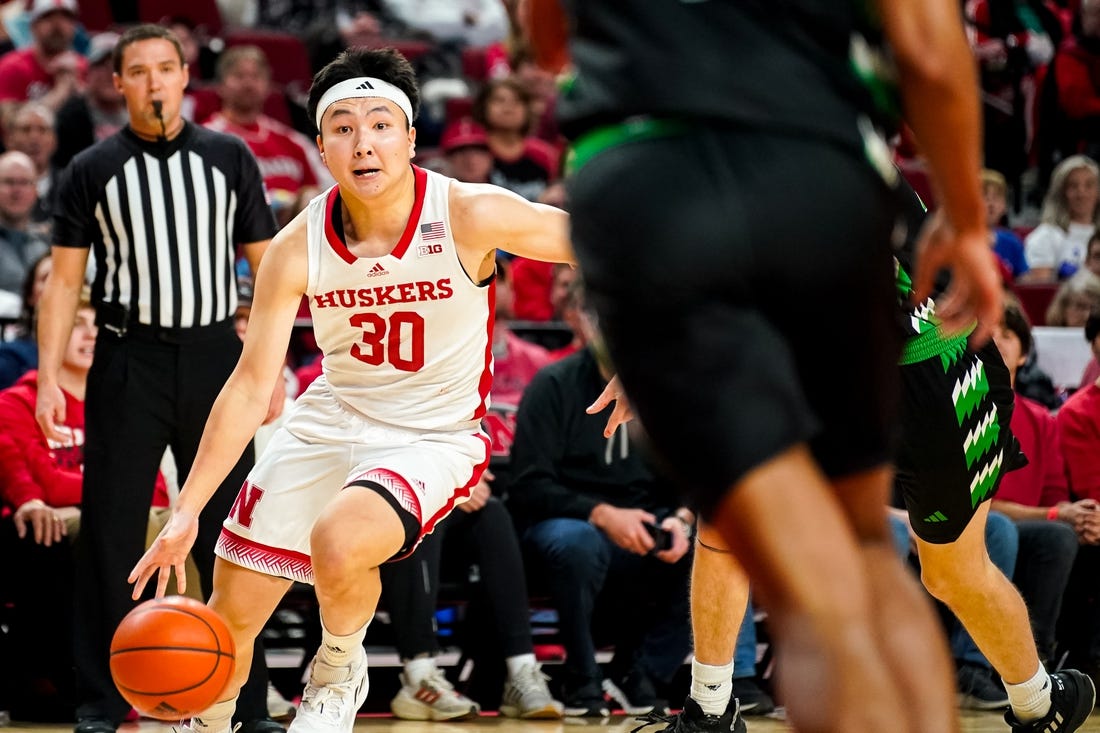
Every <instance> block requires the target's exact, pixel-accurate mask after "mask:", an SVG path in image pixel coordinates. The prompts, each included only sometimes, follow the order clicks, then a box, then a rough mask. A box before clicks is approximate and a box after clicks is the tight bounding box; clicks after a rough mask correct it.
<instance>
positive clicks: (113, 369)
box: [37, 25, 282, 733]
mask: <svg viewBox="0 0 1100 733" xmlns="http://www.w3.org/2000/svg"><path fill="white" fill-rule="evenodd" d="M114 70H115V74H114V82H115V86H116V87H117V88H118V89H119V90H120V91H121V92H122V94H123V95H124V96H125V97H126V108H127V110H128V112H129V115H130V123H129V125H128V126H127V127H125V128H124V129H123V130H121V131H120V132H118V133H117V134H115V135H113V136H112V137H110V138H107V139H105V140H103V141H102V142H100V143H98V144H96V145H94V146H93V147H91V148H89V149H87V150H85V151H84V152H82V153H81V154H79V155H77V156H76V157H75V158H74V159H73V161H72V162H71V163H70V165H69V167H68V168H67V169H66V170H65V171H64V173H63V175H62V178H61V180H60V182H59V196H58V211H57V213H56V215H55V220H54V246H53V265H54V269H53V274H52V276H51V278H50V280H49V283H48V284H47V286H46V292H45V293H44V295H43V297H42V301H41V306H40V311H39V327H38V328H39V330H38V337H39V350H40V357H39V359H40V362H39V395H38V408H37V415H38V420H39V422H40V424H41V425H42V428H43V430H44V431H45V433H46V435H47V436H51V437H53V436H57V435H58V432H57V426H58V425H60V424H61V421H62V418H63V417H64V410H65V402H64V399H63V397H62V394H61V390H60V389H59V387H58V384H57V376H58V367H59V366H60V363H61V357H62V354H63V352H64V348H65V344H66V342H67V340H68V338H69V332H70V330H71V329H72V326H73V319H74V313H75V309H76V304H77V297H78V295H79V293H80V289H81V285H82V283H83V280H84V273H85V267H86V265H87V261H88V253H89V250H90V249H94V252H95V262H96V269H95V280H94V283H93V286H92V300H93V303H94V305H95V308H96V322H97V323H98V325H99V338H98V340H97V342H96V349H95V359H94V361H93V363H92V368H91V372H90V373H89V375H88V390H87V402H86V431H87V436H86V441H87V442H86V444H85V464H84V501H83V508H82V515H83V517H82V526H81V530H80V537H79V539H78V541H77V560H76V562H77V580H76V592H75V595H76V609H77V612H76V622H75V624H76V625H75V632H76V641H75V643H76V648H75V658H76V672H77V688H78V693H77V694H78V701H77V702H78V708H77V724H76V733H113V731H114V730H115V729H116V728H117V727H118V725H119V724H120V723H121V722H122V720H123V717H124V716H125V715H126V714H127V712H128V711H129V709H130V705H129V704H128V703H126V702H125V701H124V700H123V699H122V697H121V696H120V695H119V693H118V691H117V690H116V689H115V686H114V683H113V682H112V680H111V674H110V668H109V664H108V660H109V649H110V642H111V636H112V634H113V633H114V630H115V628H116V627H117V626H118V623H119V621H120V620H121V619H122V617H123V616H124V615H125V614H126V613H127V612H128V611H129V610H130V609H131V608H133V605H134V604H133V601H131V600H130V588H129V585H128V584H127V582H126V576H127V574H128V573H129V572H130V568H132V567H133V566H134V563H135V562H137V560H138V558H140V557H141V554H142V551H143V549H144V541H145V526H146V519H147V516H148V512H149V504H150V501H151V498H152V491H153V484H154V480H155V479H156V475H157V470H158V466H159V464H160V460H161V456H162V455H163V454H164V449H165V447H166V446H171V448H172V453H173V454H174V456H175V459H176V463H177V465H178V467H179V472H180V480H181V482H182V481H183V479H184V477H186V475H187V473H188V471H189V470H190V468H191V464H192V462H193V461H194V458H195V453H196V450H197V449H198V443H199V438H200V436H201V435H202V430H203V426H204V424H205V422H206V417H207V414H208V413H209V411H210V407H211V405H212V404H213V402H214V399H215V397H217V395H218V392H219V390H220V389H221V387H222V385H223V384H224V382H225V380H226V378H227V377H228V376H229V373H230V372H231V371H232V370H233V367H234V366H235V365H236V363H237V357H238V356H239V355H240V352H241V342H240V339H239V338H238V337H237V335H236V333H235V332H234V329H233V320H232V317H233V312H234V310H235V308H236V306H237V289H236V280H235V275H234V268H233V261H234V257H235V248H236V245H241V246H242V248H243V251H244V254H245V256H246V257H247V258H248V261H249V264H250V265H251V266H252V268H253V272H255V271H256V266H257V265H258V264H259V261H260V257H261V255H262V254H263V252H264V250H265V249H266V247H267V244H268V240H270V238H271V237H272V236H273V235H274V233H275V222H274V219H273V217H272V215H271V211H270V209H269V208H268V205H267V203H266V201H265V197H264V190H263V184H262V179H261V176H260V171H259V167H258V166H257V164H256V161H255V159H254V158H253V157H252V154H251V153H250V152H249V150H248V148H247V147H246V146H245V144H244V143H243V142H241V141H240V140H238V139H237V138H233V137H229V136H226V135H222V134H219V133H216V132H212V131H208V130H205V129H203V128H202V127H199V126H197V125H192V124H189V123H186V122H184V120H183V118H182V117H180V105H181V102H182V100H183V90H184V87H186V86H187V81H188V68H187V64H186V63H184V61H183V51H182V50H181V48H180V44H179V41H178V40H177V39H176V38H175V36H173V35H172V33H171V32H170V31H169V30H167V29H165V28H162V27H160V26H154V25H142V26H137V27H135V28H132V29H130V30H128V31H127V32H126V33H124V34H123V35H122V37H121V38H120V39H119V41H118V44H117V45H116V47H115V51H114ZM252 461H253V455H252V448H251V447H249V448H248V449H247V450H246V451H245V455H242V456H241V459H240V461H239V462H238V463H237V466H236V468H235V470H234V471H233V472H232V473H230V475H229V476H228V477H227V478H226V480H225V482H224V483H223V484H222V485H221V487H220V489H219V490H218V494H217V495H216V496H215V498H214V500H213V501H212V502H211V503H210V504H209V505H207V507H206V509H205V511H204V512H203V516H202V521H201V522H200V523H199V526H200V530H199V536H198V541H197V542H196V545H195V552H194V557H195V561H196V563H197V564H198V567H199V571H200V574H201V575H202V582H203V593H204V595H206V596H207V597H209V594H210V592H211V589H212V587H213V578H212V575H213V567H214V542H215V540H216V539H217V536H218V533H219V532H220V531H221V524H222V520H223V519H224V518H225V517H226V516H227V515H228V514H229V509H230V506H231V505H232V503H233V500H234V498H235V496H236V494H237V491H238V489H239V488H240V486H241V484H242V483H243V481H244V478H245V475H246V474H247V472H248V470H249V468H250V467H251V465H252ZM266 687H267V670H266V667H265V664H264V655H263V650H262V649H257V650H256V653H255V655H254V656H253V665H252V672H251V676H250V678H249V682H248V685H246V687H245V689H244V690H243V691H242V694H241V701H240V705H239V706H238V716H239V719H240V721H241V722H242V723H244V724H245V726H244V730H245V731H247V732H248V733H278V732H280V731H281V730H282V728H281V726H279V725H278V724H277V723H275V722H274V721H271V720H269V719H268V718H267V710H266Z"/></svg>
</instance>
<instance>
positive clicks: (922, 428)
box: [895, 341, 1027, 544]
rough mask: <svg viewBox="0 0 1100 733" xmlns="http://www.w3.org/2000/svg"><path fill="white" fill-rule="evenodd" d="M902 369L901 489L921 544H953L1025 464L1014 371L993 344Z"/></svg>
mask: <svg viewBox="0 0 1100 733" xmlns="http://www.w3.org/2000/svg"><path fill="white" fill-rule="evenodd" d="M900 369H901V394H902V398H901V440H900V444H899V446H898V454H897V474H896V478H895V485H896V489H897V491H898V493H899V494H900V495H901V498H902V499H903V500H904V502H905V508H906V509H907V510H908V512H909V521H910V523H911V524H912V525H913V531H914V532H916V534H917V536H918V537H920V538H921V539H922V540H924V541H925V542H931V543H934V544H945V543H948V542H954V541H955V540H956V539H958V538H959V535H960V534H962V531H963V530H964V529H966V526H967V525H968V524H970V519H971V518H972V517H973V516H974V512H975V511H977V508H978V506H979V505H981V503H982V502H983V501H986V500H988V499H990V498H991V497H992V496H993V494H994V493H996V491H997V488H998V487H999V486H1000V483H1001V477H1002V476H1003V475H1004V474H1005V473H1007V472H1009V471H1011V470H1014V469H1016V468H1019V467H1021V466H1023V465H1026V463H1027V460H1026V459H1025V458H1024V456H1023V453H1022V452H1021V450H1020V444H1019V442H1018V441H1017V440H1016V437H1015V436H1014V435H1013V434H1012V430H1011V429H1010V428H1009V423H1010V422H1011V421H1012V410H1013V405H1014V400H1013V393H1012V384H1011V380H1010V377H1009V373H1008V368H1007V367H1005V364H1004V361H1003V360H1002V359H1001V354H1000V352H999V351H998V350H997V346H996V344H994V343H993V342H992V341H990V342H989V343H987V344H986V345H985V346H983V347H982V348H981V349H979V350H978V351H977V352H976V353H975V352H971V351H969V350H967V349H965V347H964V346H963V345H962V344H961V343H960V345H959V346H958V348H955V349H949V350H947V351H945V352H943V353H941V354H938V355H936V356H932V357H931V358H929V359H925V360H923V361H918V362H916V363H913V364H902V366H901V367H900Z"/></svg>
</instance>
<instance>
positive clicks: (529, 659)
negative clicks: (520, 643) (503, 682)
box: [504, 653, 538, 680]
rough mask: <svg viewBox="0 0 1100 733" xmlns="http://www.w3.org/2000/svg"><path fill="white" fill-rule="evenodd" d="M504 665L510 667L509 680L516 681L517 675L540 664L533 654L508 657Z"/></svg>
mask: <svg viewBox="0 0 1100 733" xmlns="http://www.w3.org/2000/svg"><path fill="white" fill-rule="evenodd" d="M504 663H505V664H507V665H508V679H510V680H514V679H515V678H516V675H517V674H519V673H520V670H522V669H523V668H524V667H527V666H531V665H535V664H538V661H537V660H536V659H535V655H534V654H533V653H527V654H517V655H516V656H514V657H508V658H507V659H505V660H504Z"/></svg>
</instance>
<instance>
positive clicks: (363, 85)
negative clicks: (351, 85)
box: [355, 81, 374, 89]
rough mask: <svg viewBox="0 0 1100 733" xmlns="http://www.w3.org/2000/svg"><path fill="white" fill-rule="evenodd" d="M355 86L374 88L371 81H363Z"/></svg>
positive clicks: (358, 87)
mask: <svg viewBox="0 0 1100 733" xmlns="http://www.w3.org/2000/svg"><path fill="white" fill-rule="evenodd" d="M355 88H356V89H374V87H373V86H371V83H370V82H369V81H364V82H363V83H362V84H360V85H359V86H357V87H355Z"/></svg>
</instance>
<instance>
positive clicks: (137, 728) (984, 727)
mask: <svg viewBox="0 0 1100 733" xmlns="http://www.w3.org/2000/svg"><path fill="white" fill-rule="evenodd" d="M961 715H962V730H963V731H964V732H965V733H1006V732H1007V731H1008V726H1006V725H1005V723H1004V720H1003V719H1002V717H1001V715H1000V714H999V713H975V712H963V713H962V714H961ZM746 722H747V723H748V730H749V733H787V732H788V731H791V730H792V729H791V728H789V727H788V726H787V725H786V724H785V723H784V722H782V721H781V720H772V719H769V718H755V717H751V718H747V719H746ZM639 725H641V723H639V722H638V721H637V720H636V719H635V718H634V717H632V716H622V715H618V716H612V717H611V718H608V719H606V720H603V721H592V720H582V719H575V720H574V719H567V720H564V721H517V720H512V719H509V718H501V717H496V716H487V715H486V716H482V717H480V718H478V719H477V720H470V721H463V722H460V723H431V722H425V723H420V722H411V721H405V720H396V719H394V718H391V717H373V716H360V718H359V719H358V720H357V721H356V723H355V731H356V733H504V732H505V731H508V732H509V733H512V732H514V733H631V731H633V730H634V729H635V728H636V727H638V726H639ZM661 730H663V726H662V725H651V726H647V727H646V728H644V729H642V731H641V732H640V733H657V732H658V731H661ZM1079 730H1080V731H1082V733H1100V712H1096V713H1093V715H1092V717H1091V718H1090V719H1089V721H1088V722H1087V723H1086V724H1085V726H1084V727H1083V728H1080V729H1079ZM0 731H2V733H71V731H72V728H71V727H70V726H61V725H26V724H20V723H18V722H13V723H12V724H11V725H10V726H9V727H5V728H0ZM119 733H172V726H170V725H167V724H161V723H157V722H154V721H141V722H139V723H127V724H126V725H123V726H122V727H121V728H119ZM881 733H890V732H889V731H882V732H881Z"/></svg>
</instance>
